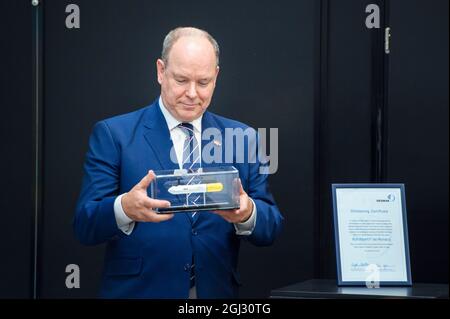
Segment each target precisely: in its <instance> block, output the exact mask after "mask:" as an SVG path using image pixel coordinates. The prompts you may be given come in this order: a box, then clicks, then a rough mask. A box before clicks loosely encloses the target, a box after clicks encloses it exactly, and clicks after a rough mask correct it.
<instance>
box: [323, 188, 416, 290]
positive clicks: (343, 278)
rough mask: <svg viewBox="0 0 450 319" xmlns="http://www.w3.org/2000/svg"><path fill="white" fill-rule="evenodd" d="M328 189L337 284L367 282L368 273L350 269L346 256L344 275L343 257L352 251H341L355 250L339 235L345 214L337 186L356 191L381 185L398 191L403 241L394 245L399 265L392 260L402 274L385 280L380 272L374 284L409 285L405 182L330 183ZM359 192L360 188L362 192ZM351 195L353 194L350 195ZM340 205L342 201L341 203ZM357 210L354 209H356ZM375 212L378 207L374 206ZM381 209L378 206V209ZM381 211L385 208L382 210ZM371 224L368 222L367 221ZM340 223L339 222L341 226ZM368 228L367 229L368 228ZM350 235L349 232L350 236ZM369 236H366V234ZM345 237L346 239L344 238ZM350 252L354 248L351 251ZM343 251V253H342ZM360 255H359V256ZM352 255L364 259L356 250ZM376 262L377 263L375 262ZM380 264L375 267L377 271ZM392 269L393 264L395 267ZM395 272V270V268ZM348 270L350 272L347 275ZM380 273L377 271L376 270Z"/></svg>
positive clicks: (347, 284) (366, 283)
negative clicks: (330, 193)
mask: <svg viewBox="0 0 450 319" xmlns="http://www.w3.org/2000/svg"><path fill="white" fill-rule="evenodd" d="M331 189H332V200H333V222H334V235H335V247H336V265H337V285H338V286H367V287H369V286H368V281H367V274H363V273H362V271H361V270H359V272H360V273H361V275H358V274H357V272H356V271H355V272H354V273H352V272H351V271H349V270H348V268H349V267H348V265H349V262H348V260H345V262H346V265H347V267H346V269H345V271H346V273H345V275H344V272H343V271H344V270H343V258H348V255H351V254H350V253H347V254H341V252H342V251H343V249H345V248H347V251H348V250H349V249H350V248H351V249H352V250H356V249H354V248H353V247H342V246H341V245H342V242H343V240H341V238H340V234H341V232H340V229H339V228H340V226H339V225H340V218H341V219H342V220H345V218H343V216H342V214H343V213H342V211H340V210H343V209H342V208H340V207H339V206H340V204H339V203H338V195H337V193H338V191H340V190H351V191H353V190H355V192H356V193H357V192H358V190H363V191H364V190H365V191H367V190H369V191H370V190H374V191H377V190H380V191H383V189H395V190H397V193H399V194H400V199H401V202H400V206H401V208H400V209H401V225H398V227H401V229H400V230H401V231H402V233H403V236H400V238H401V239H402V242H400V243H398V245H397V246H396V247H397V248H398V249H399V250H400V251H402V254H401V257H400V259H402V262H401V263H400V265H396V264H394V266H400V267H403V269H402V271H401V272H399V273H401V275H399V278H398V279H395V278H394V279H392V275H391V277H390V279H389V280H385V279H383V278H382V277H383V276H381V275H379V277H378V278H379V280H377V286H376V287H380V286H384V287H390V286H411V285H412V279H411V263H410V255H409V240H408V225H407V213H406V197H405V186H404V184H387V183H383V184H380V183H373V184H368V183H365V184H354V183H352V184H332V185H331ZM341 193H342V192H341ZM361 193H362V192H361ZM352 196H353V195H352ZM376 201H377V202H378V201H380V202H386V201H387V200H378V199H377V200H376ZM341 205H342V204H341ZM355 211H356V210H355ZM374 211H375V212H376V211H377V210H374ZM380 211H381V210H380ZM383 212H384V210H383ZM341 222H342V221H341ZM369 224H370V223H369ZM341 227H342V226H341ZM369 230H370V229H369ZM349 237H350V236H349ZM368 237H369V236H368ZM345 241H348V240H347V239H346V240H345ZM374 245H375V244H374ZM352 253H353V252H352ZM360 254H361V255H363V253H362V252H361V253H360ZM343 255H346V256H343ZM360 257H361V256H360ZM351 258H352V259H353V258H355V260H363V259H364V258H361V259H357V258H358V254H356V256H353V255H351ZM350 264H351V265H356V266H359V264H358V263H357V262H356V263H350ZM360 265H362V266H364V265H365V264H364V263H361V264H360ZM375 265H378V263H376V264H375ZM355 268H357V267H355ZM378 269H379V268H377V271H378ZM394 269H395V267H394ZM394 273H395V271H394ZM348 274H351V275H348ZM378 274H380V272H379V273H378ZM364 275H365V276H366V277H365V280H363V276H364ZM353 276H356V277H358V276H361V278H360V279H361V280H358V279H355V278H353V279H348V277H353ZM369 288H373V287H369Z"/></svg>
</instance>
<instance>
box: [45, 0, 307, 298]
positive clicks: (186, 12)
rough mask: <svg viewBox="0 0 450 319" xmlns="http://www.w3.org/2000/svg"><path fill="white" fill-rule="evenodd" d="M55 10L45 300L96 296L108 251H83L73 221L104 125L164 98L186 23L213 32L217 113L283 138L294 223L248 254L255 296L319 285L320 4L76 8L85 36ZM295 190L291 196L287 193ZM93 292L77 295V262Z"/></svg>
mask: <svg viewBox="0 0 450 319" xmlns="http://www.w3.org/2000/svg"><path fill="white" fill-rule="evenodd" d="M69 3H73V1H61V0H53V1H52V0H47V1H46V2H45V15H46V16H45V19H46V20H45V53H46V54H45V71H46V73H45V98H46V99H45V122H44V123H45V140H44V147H45V154H44V157H45V167H44V199H43V203H44V225H43V232H44V238H43V250H42V260H43V264H42V272H41V273H40V275H41V283H42V284H41V286H40V290H41V291H40V292H41V296H42V297H93V296H95V295H96V291H97V286H98V283H99V277H100V271H101V267H102V256H103V247H90V248H86V247H82V246H81V245H80V244H78V243H77V242H76V241H75V239H74V236H73V233H72V227H71V219H72V216H73V212H74V206H75V202H76V199H77V196H78V192H79V188H80V183H81V177H82V163H83V159H84V155H85V152H86V148H87V141H88V136H89V134H90V132H91V128H92V126H93V124H94V123H95V122H96V121H98V120H100V119H103V118H106V117H109V116H112V115H115V114H121V113H125V112H129V111H132V110H135V109H137V108H139V107H142V106H145V105H146V104H149V103H150V102H152V101H153V99H154V98H156V97H157V96H158V94H159V86H158V84H157V81H156V68H155V61H156V59H157V58H158V57H159V55H160V51H161V46H162V41H163V38H164V36H165V34H166V33H167V32H168V31H169V30H170V29H172V28H174V27H176V26H179V25H192V26H197V27H200V28H204V29H206V30H208V31H209V32H211V34H213V35H214V36H215V37H216V39H217V40H218V42H219V44H220V45H221V51H222V56H221V71H220V74H219V79H218V85H217V88H216V93H215V98H214V100H213V103H212V105H211V106H210V108H211V110H212V111H214V112H216V113H219V114H221V115H224V116H228V117H232V118H235V119H238V120H240V121H243V122H247V123H248V124H250V125H253V126H254V127H266V128H270V127H275V128H279V140H280V145H279V171H278V173H277V174H276V175H274V176H273V177H272V178H271V180H272V185H271V186H272V191H273V193H274V195H275V197H276V199H277V201H278V203H279V205H280V209H281V211H282V212H283V213H284V215H285V217H286V225H285V228H284V231H283V234H282V236H281V237H280V238H279V240H278V241H277V242H276V244H275V245H274V246H273V247H270V248H265V249H262V248H256V247H253V246H250V245H247V244H244V245H243V247H242V251H241V259H240V265H239V270H240V272H241V275H242V280H243V282H244V286H243V287H242V289H241V296H243V297H266V296H268V295H269V291H270V289H271V288H274V287H278V286H282V285H286V284H287V283H289V282H291V281H292V280H293V279H296V280H298V279H307V278H310V277H311V276H313V258H312V256H313V247H314V246H313V243H314V240H313V239H314V238H313V216H314V215H313V187H312V185H313V93H314V92H313V85H314V76H313V67H314V58H315V56H314V19H315V13H314V10H315V4H314V3H315V1H313V0H308V1H302V2H298V3H297V2H292V1H287V0H285V1H281V2H280V1H279V2H274V1H245V2H242V1H222V2H218V1H213V2H211V1H196V2H190V1H189V2H182V1H167V0H165V1H137V0H134V1H118V0H116V1H112V0H109V1H87V0H85V1H81V0H79V1H76V4H78V5H79V7H80V10H81V28H80V29H78V30H75V29H72V30H69V29H66V27H65V25H64V21H65V17H66V13H65V6H66V5H67V4H69ZM287 190H288V191H287ZM70 263H74V264H78V265H79V266H80V269H81V288H80V289H72V290H69V289H67V288H66V287H65V276H66V275H67V274H66V273H65V272H64V270H65V267H66V265H67V264H70Z"/></svg>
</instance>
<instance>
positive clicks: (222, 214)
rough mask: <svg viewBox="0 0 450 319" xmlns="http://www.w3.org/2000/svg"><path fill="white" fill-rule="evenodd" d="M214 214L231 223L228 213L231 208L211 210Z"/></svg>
mask: <svg viewBox="0 0 450 319" xmlns="http://www.w3.org/2000/svg"><path fill="white" fill-rule="evenodd" d="M212 212H213V213H214V214H216V215H219V216H220V217H222V218H223V219H225V220H226V221H227V222H229V223H231V219H230V214H231V213H232V211H231V210H213V211H212Z"/></svg>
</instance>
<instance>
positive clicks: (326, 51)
mask: <svg viewBox="0 0 450 319" xmlns="http://www.w3.org/2000/svg"><path fill="white" fill-rule="evenodd" d="M369 3H373V1H372V2H371V1H360V0H345V1H342V0H330V1H327V0H326V1H322V4H323V6H322V17H321V18H322V33H321V36H322V37H323V38H322V41H321V43H322V46H321V55H322V59H321V63H322V67H321V72H322V73H321V80H320V81H321V83H320V85H321V91H320V95H321V100H320V105H319V109H318V112H319V114H318V115H317V116H316V125H317V126H318V128H317V130H318V134H319V136H318V139H317V140H316V142H317V143H318V144H317V147H318V154H317V156H318V161H319V162H318V167H317V170H318V171H317V174H318V180H319V183H320V187H319V196H318V198H317V201H318V203H317V209H318V211H319V212H320V216H319V218H318V221H317V223H318V227H319V230H318V232H319V235H318V240H319V242H320V245H319V247H318V248H317V249H318V255H317V256H316V258H318V259H316V263H317V264H316V267H317V268H316V276H320V277H324V278H334V277H335V269H336V260H335V256H334V255H335V247H334V232H333V219H332V205H331V184H332V183H368V182H371V181H372V170H373V168H372V164H373V156H374V153H373V145H372V141H373V128H372V121H373V117H372V92H373V91H372V85H373V83H372V33H371V30H369V29H367V28H366V25H365V19H366V13H365V8H366V6H367V4H369Z"/></svg>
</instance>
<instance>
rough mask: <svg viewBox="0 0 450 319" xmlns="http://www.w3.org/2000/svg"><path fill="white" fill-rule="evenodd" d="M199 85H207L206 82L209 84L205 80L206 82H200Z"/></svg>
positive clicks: (207, 82)
mask: <svg viewBox="0 0 450 319" xmlns="http://www.w3.org/2000/svg"><path fill="white" fill-rule="evenodd" d="M199 84H200V85H201V86H207V85H208V84H209V81H206V82H200V83H199Z"/></svg>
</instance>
